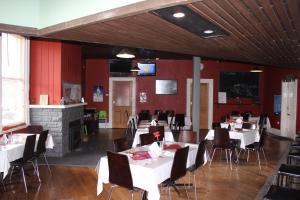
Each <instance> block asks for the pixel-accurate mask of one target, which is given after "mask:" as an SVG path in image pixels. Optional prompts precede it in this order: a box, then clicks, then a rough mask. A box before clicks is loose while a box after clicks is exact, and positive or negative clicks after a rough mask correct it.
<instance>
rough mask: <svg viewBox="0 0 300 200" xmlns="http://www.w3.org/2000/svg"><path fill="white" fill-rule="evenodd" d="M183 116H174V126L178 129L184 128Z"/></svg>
mask: <svg viewBox="0 0 300 200" xmlns="http://www.w3.org/2000/svg"><path fill="white" fill-rule="evenodd" d="M184 117H185V115H184V114H176V115H175V124H176V125H177V126H179V127H184V126H185V121H184Z"/></svg>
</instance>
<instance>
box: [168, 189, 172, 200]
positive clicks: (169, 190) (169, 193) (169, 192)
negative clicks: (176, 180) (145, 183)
mask: <svg viewBox="0 0 300 200" xmlns="http://www.w3.org/2000/svg"><path fill="white" fill-rule="evenodd" d="M168 195H169V199H170V200H171V199H172V197H171V188H170V185H168Z"/></svg>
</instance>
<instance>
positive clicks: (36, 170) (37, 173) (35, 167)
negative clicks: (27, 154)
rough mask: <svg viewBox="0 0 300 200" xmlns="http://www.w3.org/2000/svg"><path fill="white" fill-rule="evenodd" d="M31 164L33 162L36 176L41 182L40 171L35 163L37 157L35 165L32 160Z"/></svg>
mask: <svg viewBox="0 0 300 200" xmlns="http://www.w3.org/2000/svg"><path fill="white" fill-rule="evenodd" d="M32 164H33V167H34V170H35V172H36V175H37V177H38V179H39V182H41V179H40V171H39V165H38V163H37V159H35V166H34V163H33V162H32Z"/></svg>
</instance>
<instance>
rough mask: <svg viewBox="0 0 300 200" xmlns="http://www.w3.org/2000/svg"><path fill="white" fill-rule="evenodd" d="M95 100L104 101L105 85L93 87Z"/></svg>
mask: <svg viewBox="0 0 300 200" xmlns="http://www.w3.org/2000/svg"><path fill="white" fill-rule="evenodd" d="M93 102H103V87H102V86H100V85H95V86H94V88H93Z"/></svg>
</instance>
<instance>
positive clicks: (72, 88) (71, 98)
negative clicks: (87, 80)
mask: <svg viewBox="0 0 300 200" xmlns="http://www.w3.org/2000/svg"><path fill="white" fill-rule="evenodd" d="M63 96H64V102H65V103H66V104H72V103H80V102H81V85H80V84H77V83H70V82H63Z"/></svg>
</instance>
